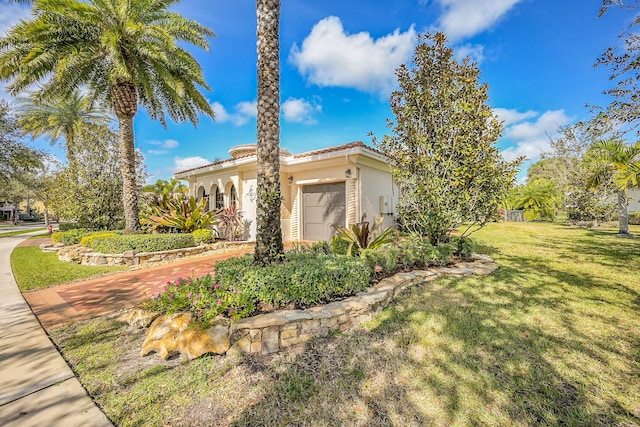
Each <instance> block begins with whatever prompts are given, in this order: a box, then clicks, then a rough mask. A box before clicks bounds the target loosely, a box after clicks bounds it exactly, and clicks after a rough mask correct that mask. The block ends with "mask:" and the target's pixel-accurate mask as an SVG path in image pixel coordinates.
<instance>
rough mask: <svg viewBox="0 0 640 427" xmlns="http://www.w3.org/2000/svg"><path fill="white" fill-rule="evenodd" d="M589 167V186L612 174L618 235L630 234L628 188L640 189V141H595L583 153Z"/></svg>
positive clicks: (614, 139)
mask: <svg viewBox="0 0 640 427" xmlns="http://www.w3.org/2000/svg"><path fill="white" fill-rule="evenodd" d="M585 162H586V164H587V165H588V166H589V167H590V171H591V175H590V179H589V184H590V185H589V186H590V187H597V186H599V185H601V184H602V183H604V182H606V180H607V179H608V178H609V177H611V179H612V182H613V185H614V186H615V189H616V194H617V197H618V222H619V228H620V230H619V234H620V235H622V236H628V235H629V234H630V233H629V212H628V210H627V208H628V206H629V194H628V192H627V190H628V189H630V188H640V143H636V144H634V145H628V144H625V143H624V142H623V141H622V140H620V139H617V138H612V139H607V140H601V141H597V142H595V143H594V144H593V145H592V146H591V148H589V151H588V152H587V154H586V155H585Z"/></svg>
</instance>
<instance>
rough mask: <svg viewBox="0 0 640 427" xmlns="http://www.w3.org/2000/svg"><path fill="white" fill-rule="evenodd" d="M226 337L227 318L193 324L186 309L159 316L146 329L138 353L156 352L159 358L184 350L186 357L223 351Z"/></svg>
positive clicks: (221, 352)
mask: <svg viewBox="0 0 640 427" xmlns="http://www.w3.org/2000/svg"><path fill="white" fill-rule="evenodd" d="M230 346H231V342H230V341H229V321H228V320H227V319H224V318H220V319H217V320H215V321H214V322H213V323H212V324H211V326H210V327H209V328H208V329H202V328H200V327H199V326H198V325H195V324H194V323H193V321H192V317H191V314H189V313H176V314H171V315H165V316H160V317H158V318H157V319H156V320H154V321H153V323H151V326H149V329H147V338H146V339H145V340H144V342H143V343H142V351H141V352H140V355H141V356H146V355H147V354H149V353H151V352H154V351H155V352H156V353H158V355H159V356H160V357H162V358H163V359H167V358H169V357H170V356H172V355H175V354H184V355H186V356H187V357H188V358H189V360H191V359H195V358H196V357H200V356H202V355H203V354H206V353H215V354H224V353H226V352H227V350H228V349H229V347H230Z"/></svg>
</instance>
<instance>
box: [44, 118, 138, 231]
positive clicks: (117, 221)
mask: <svg viewBox="0 0 640 427" xmlns="http://www.w3.org/2000/svg"><path fill="white" fill-rule="evenodd" d="M76 138H77V142H78V144H77V147H78V150H77V152H76V155H77V159H78V169H77V175H75V176H74V175H72V173H71V171H70V169H69V168H63V169H62V170H60V171H59V172H58V174H57V175H56V177H55V180H54V185H53V188H51V189H50V196H51V206H52V208H53V209H54V211H55V212H56V213H57V214H58V216H59V217H60V218H63V219H65V220H68V221H74V222H76V223H77V224H78V225H79V226H80V227H83V228H88V229H95V230H101V229H109V230H112V229H120V228H122V227H123V225H124V224H123V223H124V210H123V206H122V185H123V184H122V174H121V173H120V162H121V157H120V153H119V149H118V148H119V141H118V135H117V133H115V132H114V131H112V130H111V129H109V128H108V127H107V126H104V125H90V126H83V127H81V128H80V129H79V131H78V133H77V135H76ZM137 165H138V172H137V173H136V175H137V176H143V175H144V172H143V170H141V169H142V166H141V165H142V162H141V159H140V158H138V160H137ZM140 190H141V186H140V185H138V184H136V191H140Z"/></svg>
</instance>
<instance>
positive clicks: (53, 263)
mask: <svg viewBox="0 0 640 427" xmlns="http://www.w3.org/2000/svg"><path fill="white" fill-rule="evenodd" d="M11 269H12V270H13V275H14V276H15V278H16V282H17V283H18V287H19V288H20V290H22V291H29V290H32V289H40V288H46V287H47V286H49V285H55V284H58V283H64V282H69V281H71V280H76V279H83V278H87V277H91V276H96V275H99V274H104V273H109V272H112V271H123V270H126V269H127V267H113V266H90V265H79V264H72V263H69V262H63V261H60V260H59V259H58V254H56V253H54V252H43V251H42V250H41V249H40V248H39V247H38V246H19V247H17V248H15V249H14V250H13V252H12V253H11Z"/></svg>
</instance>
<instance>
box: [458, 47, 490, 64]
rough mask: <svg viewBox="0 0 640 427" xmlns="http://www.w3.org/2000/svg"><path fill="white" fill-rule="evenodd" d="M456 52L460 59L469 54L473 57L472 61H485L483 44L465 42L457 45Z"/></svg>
mask: <svg viewBox="0 0 640 427" xmlns="http://www.w3.org/2000/svg"><path fill="white" fill-rule="evenodd" d="M454 53H455V56H456V59H457V60H458V61H461V60H463V59H464V58H466V57H467V56H468V57H469V58H471V61H473V62H476V63H478V64H479V63H481V62H482V61H484V46H482V45H481V44H463V45H460V46H456V47H455V50H454Z"/></svg>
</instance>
